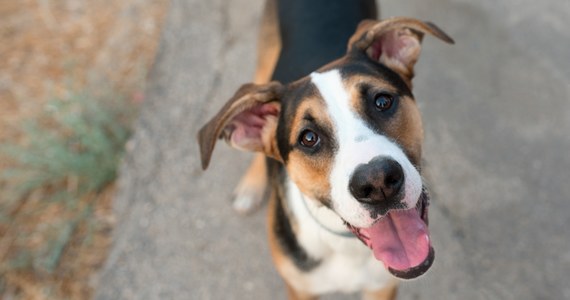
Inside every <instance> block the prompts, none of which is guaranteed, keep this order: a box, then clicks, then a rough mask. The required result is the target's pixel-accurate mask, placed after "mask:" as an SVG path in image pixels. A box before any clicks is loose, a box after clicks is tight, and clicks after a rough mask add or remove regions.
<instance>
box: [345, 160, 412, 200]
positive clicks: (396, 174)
mask: <svg viewBox="0 0 570 300" xmlns="http://www.w3.org/2000/svg"><path fill="white" fill-rule="evenodd" d="M403 183H404V170H402V166H400V164H399V163H398V162H397V161H395V160H393V159H391V158H386V157H377V158H374V159H372V160H371V161H370V162H368V163H367V164H362V165H359V166H358V167H357V168H356V170H355V171H354V173H353V174H352V178H351V179H350V182H349V184H348V186H349V189H350V193H352V195H353V196H354V198H356V200H358V201H359V202H362V203H367V204H374V205H377V204H383V205H391V204H395V203H396V202H398V201H399V200H400V199H399V198H401V193H400V190H401V189H402V184H403Z"/></svg>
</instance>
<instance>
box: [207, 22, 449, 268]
mask: <svg viewBox="0 0 570 300" xmlns="http://www.w3.org/2000/svg"><path fill="white" fill-rule="evenodd" d="M426 33H428V34H432V35H434V36H436V37H438V38H440V39H441V40H443V41H446V42H448V43H452V42H453V41H452V39H451V38H449V37H448V36H447V35H446V34H445V33H443V32H442V31H441V30H440V29H438V28H437V27H436V26H435V25H433V24H431V23H425V22H421V21H418V20H414V19H409V18H391V19H386V20H383V21H364V22H362V23H361V24H360V25H359V27H358V29H357V31H356V33H355V34H354V35H353V36H352V37H351V38H350V40H349V43H348V51H347V53H346V55H345V56H344V57H342V58H340V59H338V60H336V61H334V62H331V63H330V64H328V65H326V66H324V67H322V68H320V69H319V70H317V71H315V72H313V73H312V74H311V75H309V76H307V77H305V78H301V79H300V80H298V81H295V82H293V83H291V84H288V85H282V84H280V83H278V82H271V83H268V84H262V85H254V84H247V85H244V86H242V87H241V88H240V89H239V90H238V91H237V92H236V94H235V95H234V97H233V98H231V99H230V100H229V101H228V103H227V104H226V105H225V106H224V107H223V108H222V109H221V110H220V112H219V113H218V114H217V115H216V116H215V117H214V118H213V119H212V120H211V121H210V122H208V123H207V124H206V125H205V126H204V127H203V128H202V129H201V130H200V132H199V142H200V150H201V154H202V166H203V167H204V168H206V167H207V166H208V164H209V161H210V157H211V154H212V151H213V149H214V145H215V143H216V140H217V139H218V138H224V139H225V140H226V141H227V142H228V143H229V144H230V145H231V146H233V147H235V148H238V149H242V150H249V151H260V152H263V153H265V154H266V155H267V156H269V157H271V158H273V159H276V160H277V161H280V162H281V163H283V165H284V166H285V168H286V169H287V172H288V175H289V176H290V177H291V179H292V180H293V181H294V182H295V184H296V185H297V186H298V187H299V189H300V190H301V191H302V192H303V194H304V195H305V196H307V197H308V198H311V199H314V200H315V201H319V202H320V203H321V204H322V205H324V206H327V207H328V208H330V209H332V210H333V211H335V212H336V213H337V214H338V215H339V216H340V218H342V219H343V220H344V221H345V222H346V224H347V226H348V227H349V228H350V229H351V230H352V231H353V232H354V234H355V235H356V236H358V237H359V238H360V239H361V240H362V241H363V242H364V243H365V244H366V245H368V246H369V247H371V248H372V249H373V251H374V255H375V257H376V258H377V259H379V260H381V261H382V262H383V263H384V264H385V265H386V267H387V268H388V269H389V270H390V271H391V272H392V273H393V274H394V275H396V276H398V277H401V278H413V277H417V276H419V275H421V274H423V273H424V272H425V271H426V270H427V269H428V268H429V266H430V265H431V263H432V261H433V249H432V248H431V245H430V241H429V235H428V230H427V199H428V197H427V194H426V192H425V190H424V189H423V182H422V178H421V176H420V172H419V170H420V161H421V152H422V140H423V128H422V121H421V117H420V113H419V111H418V108H417V105H416V100H415V99H414V97H413V94H412V91H411V87H412V82H411V81H412V77H413V74H414V71H413V67H414V64H415V63H416V61H417V59H418V57H419V54H420V50H421V41H422V38H423V35H424V34H426Z"/></svg>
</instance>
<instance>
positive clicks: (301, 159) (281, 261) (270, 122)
mask: <svg viewBox="0 0 570 300" xmlns="http://www.w3.org/2000/svg"><path fill="white" fill-rule="evenodd" d="M265 12H266V16H265V17H264V20H263V25H262V29H261V32H260V44H259V50H260V51H259V53H260V55H259V57H258V72H257V73H256V82H260V83H264V82H266V81H268V80H269V76H270V75H269V74H271V73H272V72H273V68H274V67H275V62H276V60H277V56H278V54H279V48H280V42H276V41H278V40H279V38H278V34H276V32H278V31H276V28H277V23H276V16H277V14H276V12H275V1H273V0H269V1H268V3H267V5H266V8H265ZM425 33H430V34H432V35H434V36H436V37H438V38H440V39H442V40H444V41H446V42H449V43H452V42H453V40H451V38H449V37H448V36H447V35H446V34H445V33H443V32H442V31H441V30H440V29H439V28H437V27H436V26H435V25H433V24H431V23H424V22H421V21H418V20H414V19H409V18H391V19H387V20H384V21H370V20H368V21H364V22H362V23H361V25H360V26H359V27H358V29H357V31H356V33H355V34H354V35H353V36H352V37H351V38H350V40H349V46H348V48H349V50H348V53H349V54H350V53H351V52H352V51H362V52H364V53H368V54H369V55H370V54H372V55H374V48H373V47H374V43H377V40H378V39H382V38H385V37H386V38H389V39H392V40H394V39H396V40H397V39H398V38H403V39H406V43H403V44H404V45H405V47H404V49H403V50H402V51H403V52H402V53H400V52H397V51H396V53H395V54H394V53H389V52H390V51H385V52H382V51H384V50H382V51H381V52H382V53H380V54H379V56H378V57H376V58H375V57H373V58H374V59H378V60H379V62H380V63H382V64H384V65H385V66H387V67H389V68H391V69H392V70H393V71H395V72H397V73H398V74H399V75H400V76H401V77H402V79H403V80H404V81H405V82H406V84H407V85H408V86H409V87H410V88H411V79H412V77H413V66H414V64H415V62H416V60H417V58H418V55H419V52H420V43H421V39H422V37H423V34H425ZM410 40H411V41H410ZM408 42H410V43H408ZM382 49H384V48H382ZM402 55H405V56H404V57H402ZM347 57H349V56H345V57H344V58H342V59H340V60H339V61H336V62H333V63H331V64H329V66H327V67H324V68H322V69H321V70H323V69H326V68H333V67H334V66H335V65H336V64H339V62H342V61H343V59H349V58H347ZM363 81H367V82H370V83H371V84H372V85H374V86H377V87H380V88H384V89H385V90H387V91H391V90H393V87H390V85H389V84H387V83H386V82H382V80H381V79H377V78H372V77H370V76H368V77H367V76H353V77H352V78H350V79H348V80H346V81H345V82H344V84H345V88H346V89H347V90H348V91H349V93H350V95H351V97H352V100H351V101H352V104H353V107H354V108H355V110H356V111H357V112H362V111H363V108H362V107H360V106H361V104H360V103H362V101H357V99H358V97H361V95H359V92H358V91H357V90H356V89H355V86H356V83H359V82H363ZM283 92H286V91H284V88H283V86H282V85H281V84H279V83H277V82H272V83H267V84H259V85H255V84H247V85H244V86H242V87H241V88H240V89H239V90H238V91H237V92H236V94H235V95H234V97H232V98H231V99H230V100H229V101H228V103H226V105H225V106H224V107H223V108H222V109H221V110H220V112H218V114H217V115H216V116H215V117H214V118H213V119H212V120H210V122H208V123H207V124H206V125H205V126H204V127H203V128H202V129H201V130H200V132H199V137H198V138H199V143H200V151H201V158H202V166H203V168H204V169H205V168H207V166H208V164H209V161H210V158H211V155H212V151H213V149H214V146H215V143H216V140H217V139H218V138H221V137H224V138H225V139H226V141H228V142H230V144H231V143H232V140H231V134H232V130H234V129H235V128H234V127H232V126H231V122H232V120H233V119H235V118H236V116H238V115H239V114H240V113H242V112H244V111H245V110H248V109H251V108H252V107H255V106H256V105H266V104H268V103H273V104H274V105H276V106H279V105H280V104H279V101H280V99H282V97H281V96H282V93H283ZM310 97H314V98H307V99H304V101H302V102H301V104H300V105H299V106H298V107H296V110H295V115H294V117H293V121H292V124H291V131H290V132H291V136H289V137H288V138H289V142H290V143H291V144H292V145H295V144H296V142H297V139H298V136H299V134H300V133H301V131H302V130H303V128H304V126H303V122H306V121H304V120H303V117H304V115H305V113H306V112H310V113H311V115H312V117H313V118H314V119H315V120H316V122H317V123H318V124H319V126H321V127H323V128H329V129H331V128H332V125H331V124H332V123H331V120H330V119H328V117H326V114H323V113H321V112H323V110H324V103H323V101H322V99H320V98H318V97H317V96H310ZM401 97H402V98H401V99H400V104H399V105H400V106H399V109H398V111H397V112H396V114H395V115H394V116H392V117H391V119H390V121H389V123H388V124H387V125H385V127H384V128H383V130H384V131H385V134H386V135H387V136H389V137H391V138H392V139H394V140H395V141H396V142H397V143H398V144H399V145H400V146H401V147H402V148H403V149H405V152H406V154H407V155H408V156H409V158H410V160H412V162H413V163H415V164H417V165H419V162H420V160H421V144H422V139H423V128H422V125H421V117H420V114H419V111H418V109H417V106H416V103H415V101H414V99H411V98H407V96H401ZM273 104H272V105H273ZM279 107H280V106H279ZM263 119H265V120H266V122H265V123H264V125H263V129H262V131H261V137H260V139H259V140H258V141H254V142H252V143H249V141H246V142H248V143H246V144H245V145H236V144H232V146H234V147H236V148H241V149H245V150H250V151H258V152H262V153H264V155H265V156H269V157H272V158H275V159H276V160H278V161H281V162H283V160H282V159H281V156H280V153H279V150H278V148H277V144H276V141H277V139H276V137H275V134H276V126H277V117H276V116H274V115H271V114H269V115H265V116H263ZM331 131H332V130H331ZM319 155H320V156H319V157H316V158H315V157H312V158H311V159H309V158H308V157H307V154H306V153H303V152H302V151H300V150H298V149H293V150H292V151H291V152H289V156H288V163H287V165H286V166H285V167H286V168H287V172H288V174H289V176H290V177H291V179H292V180H293V181H294V182H295V184H296V185H297V186H298V187H299V189H300V190H301V191H302V192H303V193H304V194H306V195H308V196H311V197H313V198H315V199H326V198H329V195H330V189H331V186H330V183H329V175H330V171H331V165H332V163H333V160H334V157H333V155H334V153H330V154H324V155H323V154H322V153H321V154H319ZM262 158H263V155H258V156H257V157H256V158H255V160H254V164H252V166H251V167H250V169H249V170H248V172H247V173H246V176H244V178H243V179H242V182H241V183H240V186H241V185H242V184H243V185H245V186H246V187H247V186H248V185H252V186H254V187H253V190H254V191H258V192H259V191H260V189H262V188H263V186H264V184H265V183H266V182H267V179H268V178H267V177H266V174H265V171H266V169H267V168H266V164H265V163H264V161H263V159H262ZM254 177H257V179H256V178H254ZM274 182H275V183H277V184H278V180H275V181H274ZM282 191H283V189H282V188H281V189H277V192H282ZM274 192H275V190H274ZM275 196H276V195H273V196H272V197H271V200H270V203H269V209H268V226H269V230H268V237H269V244H270V249H271V254H272V257H273V260H274V263H275V265H276V266H277V269H278V271H279V273H280V274H281V276H282V277H283V278H284V279H285V280H286V282H287V289H288V293H289V298H290V299H316V298H317V297H315V296H314V295H309V294H307V293H305V292H303V291H307V290H310V287H309V286H304V285H306V283H303V282H302V279H301V278H302V276H301V274H302V272H303V271H301V270H300V269H298V268H296V267H295V265H294V263H293V262H292V260H291V257H289V256H287V255H286V254H285V253H283V252H282V248H281V247H280V245H279V241H278V238H277V237H276V233H275V231H274V230H272V229H273V228H274V227H275V226H277V224H276V219H275V211H276V207H277V206H276V205H278V204H279V203H277V201H279V200H278V199H277V198H276V197H275ZM279 199H285V197H284V195H279ZM291 226H292V227H293V231H294V232H295V231H296V224H295V223H294V222H292V224H291ZM292 282H294V284H295V288H293V285H292ZM396 287H397V285H396V284H395V283H394V284H393V285H389V286H388V287H386V288H384V289H382V290H378V291H365V292H364V293H363V296H364V299H384V300H389V299H394V298H395V296H396V291H397V289H396Z"/></svg>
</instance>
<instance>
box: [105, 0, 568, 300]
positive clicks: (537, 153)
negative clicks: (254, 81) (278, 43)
mask: <svg viewBox="0 0 570 300" xmlns="http://www.w3.org/2000/svg"><path fill="white" fill-rule="evenodd" d="M261 5H262V3H261V1H249V0H236V1H221V0H212V1H198V0H189V1H173V3H172V6H171V9H170V12H169V14H168V17H167V23H166V25H165V30H164V31H163V34H162V39H161V44H160V49H159V54H158V59H157V63H156V65H155V66H154V69H153V71H152V74H151V76H150V82H149V87H148V89H147V92H148V97H149V98H148V101H147V102H145V103H144V107H143V109H142V115H141V117H140V119H139V121H138V124H137V128H136V134H135V137H134V139H133V141H132V144H131V145H130V146H131V147H130V150H129V153H128V155H127V158H126V159H125V164H124V167H123V170H122V177H121V180H120V184H119V197H118V199H117V202H116V205H115V212H116V214H117V218H118V221H119V224H118V227H117V229H116V231H115V235H114V245H113V249H112V251H111V255H110V257H109V259H108V261H107V264H106V267H105V269H104V271H103V272H102V273H101V277H100V285H99V286H100V288H99V289H98V291H97V299H285V293H284V286H283V283H282V282H281V280H280V279H279V277H278V275H277V274H276V272H275V271H274V270H273V267H272V265H271V261H270V258H269V251H268V246H267V243H266V240H265V229H264V215H263V214H262V213H258V214H256V215H254V216H252V217H246V218H244V217H240V216H238V215H236V214H234V213H233V211H232V209H231V207H230V202H229V201H230V194H231V191H232V188H233V187H234V185H235V184H236V182H237V181H238V179H239V176H240V174H241V173H242V172H243V170H244V168H245V167H246V165H247V162H248V160H249V158H250V157H249V156H248V155H246V154H241V153H235V152H234V151H232V150H229V149H228V148H227V147H224V146H220V147H218V149H216V152H215V153H214V157H213V161H212V164H211V168H210V169H209V170H208V171H207V172H203V171H202V170H201V168H200V164H199V161H200V160H199V157H198V147H197V144H196V140H195V135H196V131H197V130H198V128H199V127H200V126H201V125H202V124H203V123H204V122H205V121H206V120H207V119H208V118H209V117H210V116H212V115H213V114H214V113H215V112H216V111H217V109H218V108H219V107H221V105H222V104H223V103H224V102H225V100H226V99H228V98H229V97H230V96H231V95H232V94H233V92H234V91H235V89H236V88H237V87H238V86H239V85H240V84H241V83H244V82H247V81H249V80H250V79H251V78H252V74H253V66H254V50H255V36H256V26H257V24H258V18H259V13H260V8H261ZM381 8H382V15H383V16H392V15H405V16H413V17H417V18H420V19H425V20H431V21H433V22H435V23H436V24H438V25H439V26H440V27H441V28H443V29H445V30H446V31H447V32H448V33H449V34H450V35H451V36H452V37H454V38H455V40H456V45H454V46H449V45H446V44H443V43H440V42H438V41H435V40H433V39H430V38H429V37H428V38H426V40H425V43H424V52H423V56H422V58H421V59H420V62H419V64H418V66H417V77H416V81H415V96H416V99H417V100H418V102H419V105H420V107H421V110H422V112H423V116H424V121H425V124H426V145H425V149H424V150H425V158H426V161H427V172H428V174H427V175H428V177H429V178H430V180H431V182H432V191H433V194H434V197H433V198H434V201H433V204H432V207H431V216H430V220H431V231H432V236H433V239H434V244H435V249H436V261H435V264H434V266H433V268H432V270H431V271H430V272H429V273H428V274H427V275H426V276H424V277H422V278H420V279H418V280H414V281H412V282H408V283H404V284H402V287H401V299H568V298H570V287H569V286H568V284H567V283H568V282H567V277H568V275H569V274H570V248H569V247H568V245H570V235H569V234H568V231H567V228H568V226H569V225H570V214H568V212H569V211H570V201H568V196H569V195H570V185H569V184H568V178H570V156H569V155H568V149H570V137H569V136H568V132H569V130H570V101H568V99H569V98H570V60H569V59H568V49H570V33H569V31H568V30H567V28H568V25H569V24H570V23H569V21H568V20H570V4H569V3H568V2H565V1H554V0H551V1H540V2H538V1H530V0H523V1H515V0H509V1H502V2H500V3H498V2H496V1H490V0H485V1H478V2H473V1H465V0H421V1H420V0H417V1H406V2H405V3H404V2H402V1H392V2H389V3H388V2H382V5H381ZM355 297H356V296H353V295H348V296H344V295H333V296H331V298H335V299H337V298H342V299H346V298H348V299H353V298H355Z"/></svg>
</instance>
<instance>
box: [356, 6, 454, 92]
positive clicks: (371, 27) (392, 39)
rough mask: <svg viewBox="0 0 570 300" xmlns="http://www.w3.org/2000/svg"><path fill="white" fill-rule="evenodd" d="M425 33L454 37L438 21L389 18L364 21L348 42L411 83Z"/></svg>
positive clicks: (442, 38)
mask: <svg viewBox="0 0 570 300" xmlns="http://www.w3.org/2000/svg"><path fill="white" fill-rule="evenodd" d="M425 33H429V34H432V35H434V36H435V37H437V38H439V39H441V40H443V41H444V42H447V43H450V44H453V43H454V41H453V39H451V38H450V37H449V36H448V35H447V34H445V33H444V32H443V31H442V30H441V29H439V28H438V27H437V26H436V25H434V24H432V23H430V22H422V21H419V20H416V19H411V18H403V17H396V18H389V19H385V20H382V21H377V20H364V21H362V22H360V24H359V25H358V28H357V29H356V32H355V33H354V35H353V36H352V37H351V38H350V40H349V42H348V52H349V53H351V52H353V51H362V52H365V53H366V54H367V55H368V56H369V57H370V58H371V59H373V60H375V61H378V62H380V63H382V64H384V65H385V66H387V67H389V68H390V69H392V70H394V71H396V72H398V73H399V74H400V75H401V76H402V77H403V78H404V79H405V80H406V81H408V83H411V80H412V78H413V77H414V64H415V63H416V61H417V60H418V57H419V55H420V51H421V42H422V38H423V36H424V34H425Z"/></svg>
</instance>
